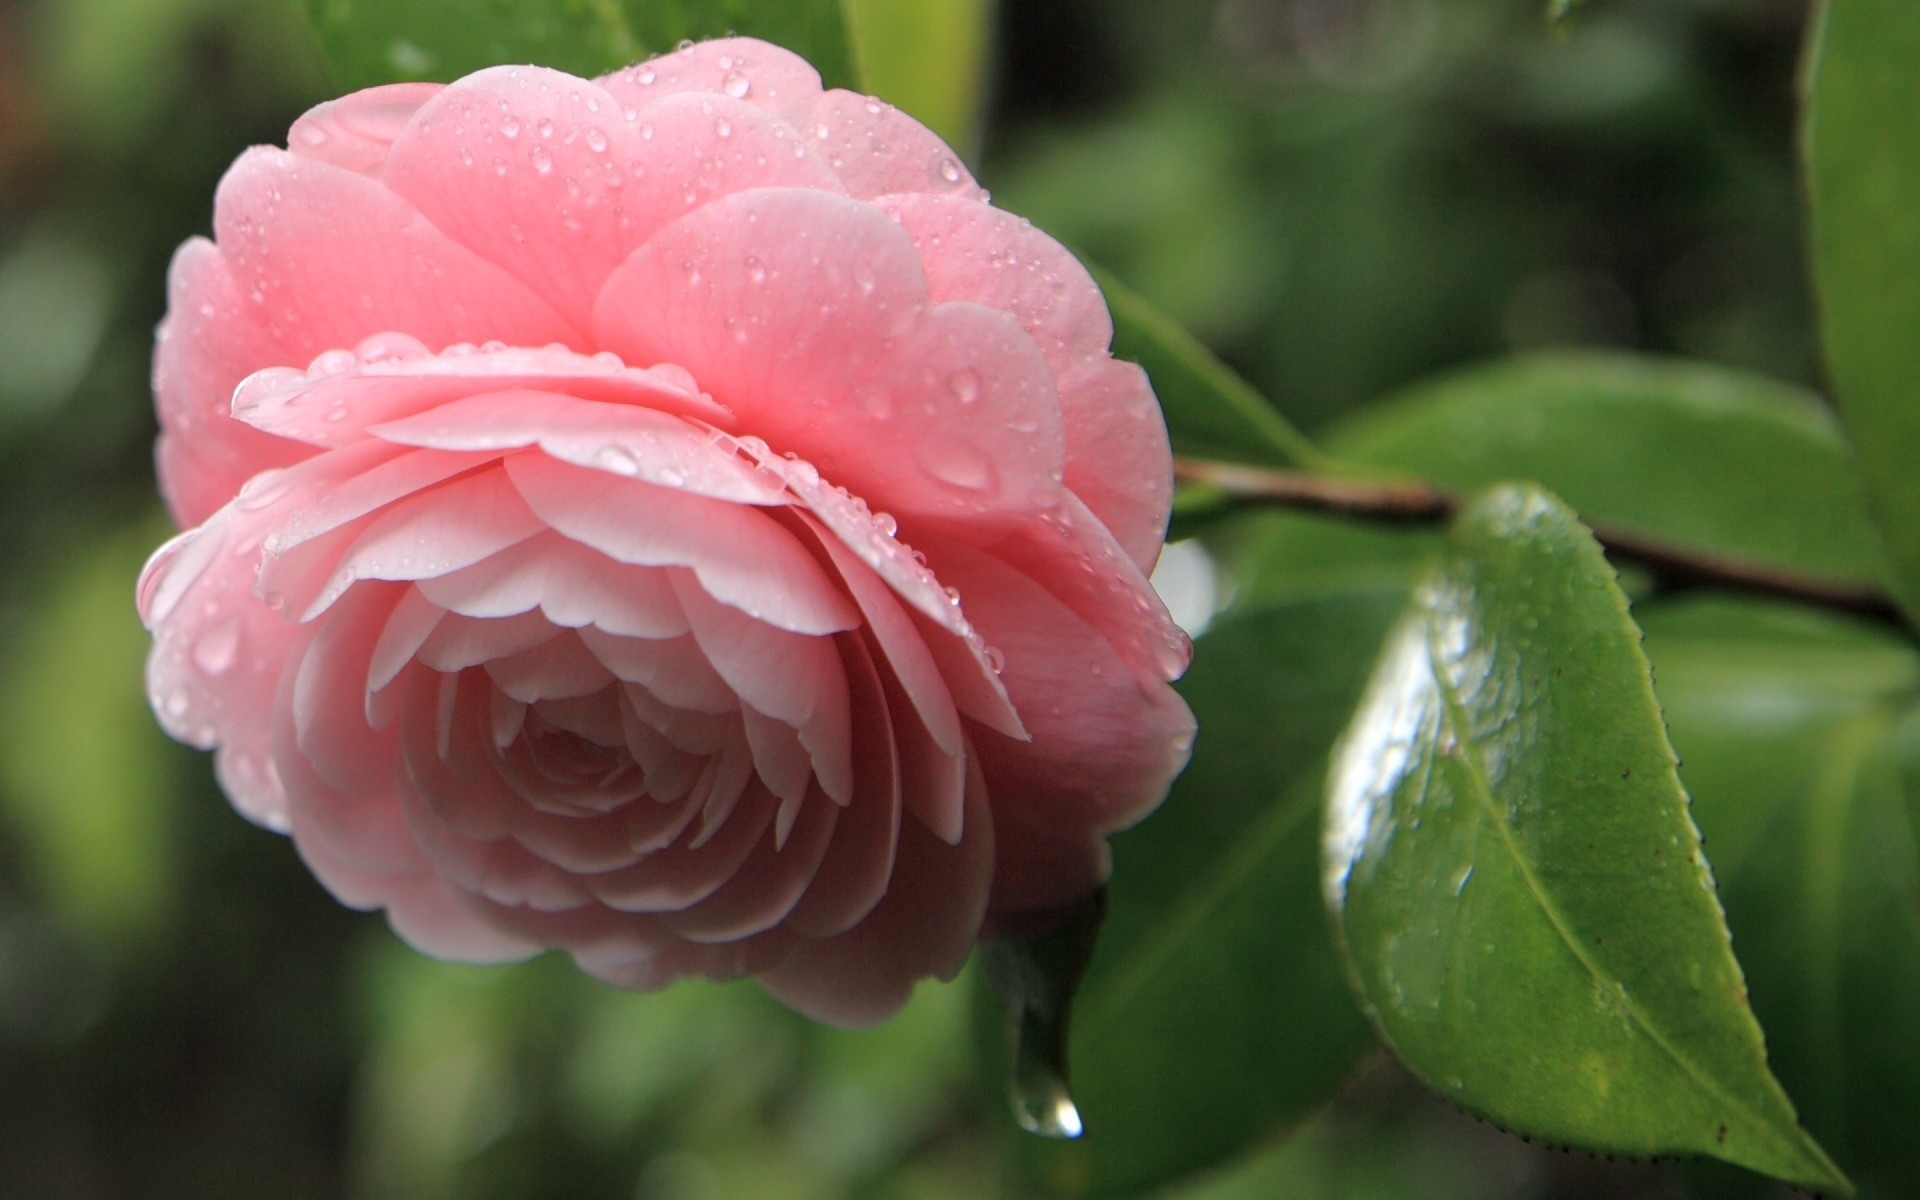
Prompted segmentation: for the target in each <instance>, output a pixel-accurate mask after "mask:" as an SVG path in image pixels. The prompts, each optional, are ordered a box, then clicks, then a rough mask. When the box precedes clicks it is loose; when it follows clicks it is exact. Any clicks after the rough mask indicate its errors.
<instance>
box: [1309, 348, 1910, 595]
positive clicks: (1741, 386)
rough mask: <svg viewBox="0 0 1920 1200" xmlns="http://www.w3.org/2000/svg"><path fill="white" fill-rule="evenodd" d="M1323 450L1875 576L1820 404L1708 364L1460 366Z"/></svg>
mask: <svg viewBox="0 0 1920 1200" xmlns="http://www.w3.org/2000/svg"><path fill="white" fill-rule="evenodd" d="M1917 328H1920V326H1917ZM1328 445H1329V448H1330V449H1331V450H1332V451H1333V452H1334V453H1336V454H1338V455H1340V456H1341V457H1342V458H1344V459H1348V460H1351V461H1354V462H1358V463H1362V464H1365V465H1368V466H1372V467H1379V468H1385V469H1389V470H1393V471H1398V472H1404V473H1407V474H1412V475H1418V476H1421V477H1423V478H1428V479H1432V480H1434V481H1436V482H1439V483H1443V484H1446V485H1448V486H1450V487H1455V488H1460V489H1462V490H1477V489H1479V488H1483V487H1488V486H1491V485H1492V484H1494V483H1498V482H1502V481H1505V480H1511V479H1531V480H1534V481H1536V482H1539V483H1541V484H1543V485H1544V486H1546V487H1548V488H1550V489H1552V490H1553V491H1554V492H1555V493H1556V494H1558V495H1559V496H1561V497H1563V498H1564V499H1565V500H1566V501H1567V503H1568V504H1570V505H1572V506H1573V508H1574V509H1575V510H1576V511H1577V512H1579V513H1580V514H1581V516H1582V517H1583V518H1585V519H1587V520H1594V521H1598V520H1605V521H1608V522H1612V523H1614V524H1617V525H1621V526H1624V527H1628V528H1632V529H1636V530H1639V531H1642V532H1645V533H1649V534H1655V535H1658V536H1660V537H1663V538H1667V539H1671V540H1673V541H1675V542H1677V543H1680V544H1682V545H1692V546H1698V547H1702V548H1706V549H1710V550H1713V551H1716V552H1718V553H1722V554H1730V555H1737V556H1740V557H1743V558H1750V559H1755V560H1758V561H1763V562H1771V563H1775V564H1778V565H1780V566H1783V567H1789V568H1792V569H1794V570H1798V571H1804V572H1808V573H1811V574H1815V575H1819V576H1822V577H1825V578H1829V579H1834V580H1845V581H1872V580H1875V579H1878V578H1879V577H1880V573H1881V566H1880V554H1879V549H1878V542H1877V537H1876V535H1875V533H1874V529H1873V526H1872V523H1871V522H1870V521H1869V519H1868V517H1867V514H1866V507H1865V503H1864V499H1863V497H1862V495H1861V492H1860V486H1859V482H1858V479H1857V476H1856V473H1855V469H1854V465H1853V461H1852V457H1851V454H1850V452H1849V450H1848V448H1847V446H1846V443H1845V441H1844V440H1843V438H1842V436H1841V434H1840V431H1839V428H1838V426H1837V425H1836V424H1835V422H1834V420H1833V418H1832V416H1831V415H1830V414H1829V413H1828V411H1827V408H1826V406H1825V405H1824V404H1822V403H1821V401H1820V399H1819V398H1818V397H1817V396H1814V395H1812V394H1811V393H1808V392H1806V391H1804V390H1802V389H1799V388H1795V387H1791V386H1789V385H1787V384H1782V383H1777V382H1775V381H1773V380H1769V379H1764V378H1761V377H1759V376H1755V375H1748V374H1744V373H1742V372H1738V371H1730V370H1727V369H1725V368H1721V367H1715V366H1710V365H1707V364H1701V363H1687V362H1680V361H1676V360H1665V359H1654V358H1646V357H1640V356H1633V355H1625V354H1598V353H1563V354H1552V355H1542V356H1535V357H1529V358H1523V359H1517V360H1511V361H1506V362H1500V363H1495V364H1492V365H1489V366H1482V367H1474V368H1470V369H1468V370H1465V371H1461V372H1458V373H1456V374H1452V375H1449V376H1445V377H1443V378H1441V379H1439V380H1436V381H1434V382H1430V383H1424V384H1420V385H1416V386H1415V387H1413V388H1410V389H1408V390H1407V391H1405V392H1402V393H1400V394H1399V395H1397V396H1395V397H1392V398H1390V399H1388V400H1386V401H1384V402H1383V403H1382V404H1380V405H1378V406H1376V407H1373V408H1370V409H1368V410H1366V411H1365V412H1364V413H1362V414H1361V415H1360V416H1359V417H1358V418H1357V419H1355V420H1352V421H1350V422H1348V423H1346V424H1345V425H1343V426H1342V427H1341V428H1340V429H1339V430H1338V431H1337V432H1336V433H1334V434H1333V435H1331V436H1330V437H1329V439H1328Z"/></svg>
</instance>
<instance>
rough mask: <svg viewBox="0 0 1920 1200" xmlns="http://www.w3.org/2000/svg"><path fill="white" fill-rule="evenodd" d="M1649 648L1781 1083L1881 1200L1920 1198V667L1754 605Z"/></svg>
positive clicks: (1665, 629) (1911, 657) (1829, 626)
mask: <svg viewBox="0 0 1920 1200" xmlns="http://www.w3.org/2000/svg"><path fill="white" fill-rule="evenodd" d="M1646 628H1647V652H1648V655H1649V656H1650V657H1651V658H1652V659H1653V662H1654V667H1655V670H1656V671H1657V673H1658V675H1659V679H1660V694H1661V699H1662V701H1663V703H1664V704H1665V707H1666V712H1667V720H1668V724H1669V727H1670V728H1671V730H1672V736H1673V743H1674V746H1675V748H1676V749H1677V750H1679V752H1680V753H1681V754H1682V755H1683V756H1684V760H1685V766H1684V768H1683V773H1684V775H1685V777H1686V782H1687V788H1688V790H1689V791H1690V792H1691V793H1692V794H1693V797H1694V807H1693V811H1694V817H1695V819H1696V820H1697V821H1698V822H1699V824H1700V828H1701V830H1702V832H1703V833H1704V834H1705V836H1706V838H1707V840H1708V844H1709V846H1710V847H1711V849H1712V852H1713V862H1714V873H1715V875H1716V877H1717V878H1718V880H1719V883H1720V894H1721V897H1722V900H1723V901H1724V903H1725V904H1726V909H1727V921H1728V924H1729V925H1730V926H1731V927H1732V929H1733V933H1734V937H1735V939H1736V941H1737V943H1738V945H1739V946H1740V957H1741V962H1742V965H1743V966H1744V967H1745V968H1746V973H1747V979H1748V984H1749V987H1750V989H1751V991H1752V994H1753V1006H1754V1010H1755V1012H1756V1013H1757V1014H1758V1016H1759V1017H1760V1019H1761V1021H1762V1023H1763V1024H1764V1025H1765V1026H1766V1029H1767V1043H1768V1051H1769V1058H1770V1059H1771V1061H1772V1064H1773V1069H1774V1070H1775V1072H1776V1073H1777V1074H1778V1075H1779V1077H1780V1080H1781V1082H1782V1083H1783V1084H1785V1085H1786V1087H1787V1089H1788V1090H1789V1091H1790V1092H1791V1093H1792V1094H1793V1096H1794V1098H1795V1099H1796V1100H1797V1101H1798V1103H1799V1105H1800V1111H1801V1115H1802V1117H1803V1119H1804V1120H1805V1122H1806V1125H1807V1128H1808V1129H1809V1130H1810V1131H1811V1132H1812V1133H1813V1134H1814V1135H1815V1136H1817V1137H1818V1138H1819V1139H1820V1140H1821V1142H1822V1144H1824V1145H1826V1146H1828V1147H1830V1148H1831V1149H1832V1151H1833V1154H1834V1157H1835V1158H1836V1159H1837V1160H1838V1161H1839V1162H1840V1163H1841V1165H1843V1166H1844V1167H1845V1169H1846V1171H1847V1173H1848V1174H1849V1175H1850V1176H1852V1177H1853V1179H1854V1180H1855V1181H1856V1182H1857V1183H1858V1184H1859V1186H1860V1194H1861V1195H1862V1196H1868V1197H1874V1196H1885V1197H1888V1198H1890V1200H1891V1198H1893V1197H1908V1196H1912V1195H1915V1194H1920V1148H1917V1147H1916V1146H1915V1143H1914V1139H1913V1132H1912V1131H1913V1128H1914V1125H1915V1123H1916V1121H1920V1010H1916V1008H1915V1006H1914V1004H1913V997H1914V995H1916V994H1917V993H1920V919H1916V913H1920V848H1917V847H1916V843H1915V836H1914V830H1913V827H1912V823H1911V821H1910V820H1909V819H1908V812H1907V796H1906V795H1903V788H1902V780H1901V774H1902V769H1904V770H1908V771H1910V770H1912V768H1913V766H1914V765H1916V764H1920V721H1916V720H1915V717H1914V716H1908V717H1907V718H1906V719H1904V720H1903V719H1902V710H1903V709H1904V708H1905V707H1906V706H1907V705H1910V704H1911V702H1912V698H1913V695H1914V692H1915V689H1916V687H1920V657H1916V655H1915V653H1914V650H1913V648H1912V647H1911V646H1908V645H1905V644H1903V643H1901V642H1899V641H1898V640H1896V639H1893V638H1890V637H1885V636H1880V635H1878V634H1876V633H1874V632H1872V631H1868V630H1864V629H1860V628H1858V627H1855V626H1852V625H1849V624H1848V623H1845V622H1841V621H1837V620H1832V619H1826V618H1822V617H1817V616H1809V615H1807V614H1804V613H1798V612H1793V613H1789V614H1786V615H1782V614H1780V613H1779V612H1777V610H1774V609H1770V608H1769V607H1767V606H1762V605H1758V604H1753V603H1743V604H1734V603H1730V602H1719V603H1716V604H1711V605H1698V604H1694V605H1684V606H1677V607H1669V606H1661V607H1659V608H1658V609H1656V611H1654V612H1652V613H1650V614H1649V616H1648V618H1647V621H1646ZM1916 715H1920V714H1916ZM1908 786H1909V787H1911V783H1909V785H1908ZM1739 1194H1742V1195H1745V1194H1748V1193H1745V1192H1742V1193H1739Z"/></svg>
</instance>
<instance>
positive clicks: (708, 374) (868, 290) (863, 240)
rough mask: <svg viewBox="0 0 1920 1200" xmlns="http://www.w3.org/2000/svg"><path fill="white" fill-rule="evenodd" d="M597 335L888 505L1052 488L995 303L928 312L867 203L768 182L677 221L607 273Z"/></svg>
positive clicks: (919, 505) (1002, 499) (1000, 515)
mask: <svg viewBox="0 0 1920 1200" xmlns="http://www.w3.org/2000/svg"><path fill="white" fill-rule="evenodd" d="M594 330H595V334H596V336H597V337H598V338H599V340H600V342H601V343H602V344H603V345H605V346H607V347H609V348H611V349H613V350H615V351H616V352H618V353H619V354H621V355H622V356H623V357H624V358H625V359H626V360H627V361H629V362H635V363H653V362H673V363H678V364H679V365H681V366H683V367H686V368H687V369H688V370H690V371H691V372H692V373H693V374H694V376H695V377H696V378H697V379H699V380H700V384H701V386H702V387H704V388H706V389H707V390H708V392H709V393H711V394H712V396H713V397H714V399H716V400H718V401H720V403H722V404H725V405H726V406H727V407H728V408H730V409H732V410H733V411H734V413H735V414H737V417H738V421H739V425H740V427H741V428H743V429H750V430H752V431H753V433H754V434H755V435H756V436H757V437H759V438H761V439H763V440H765V441H766V442H767V443H769V444H770V445H771V446H772V447H773V448H774V450H775V451H776V452H783V453H796V454H798V455H800V456H801V457H802V458H805V459H806V460H808V461H809V462H811V463H812V464H813V465H814V466H816V467H818V468H819V470H820V471H821V472H822V473H824V474H825V475H826V476H827V477H828V478H830V479H832V480H834V481H835V482H836V483H839V484H841V485H843V486H845V487H847V488H849V489H851V490H852V491H853V492H855V493H856V494H859V495H862V496H864V497H866V499H867V501H868V502H869V503H871V504H874V505H875V506H881V505H884V506H885V507H887V508H889V509H891V510H892V511H893V512H894V513H896V514H898V515H903V516H904V515H907V514H915V513H918V514H928V515H940V516H952V517H965V518H967V519H968V520H970V521H973V522H986V523H992V522H993V521H995V520H996V519H997V520H1003V521H1004V520H1006V519H1007V518H1008V516H1009V515H1010V514H1025V513H1031V512H1034V511H1037V510H1038V509H1040V508H1043V507H1045V506H1046V505H1047V504H1049V503H1051V502H1052V501H1053V499H1054V498H1055V497H1056V496H1057V495H1058V494H1059V491H1060V486H1061V478H1062V471H1063V469H1064V467H1063V458H1064V453H1065V450H1064V435H1063V433H1062V431H1061V425H1060V417H1059V409H1058V399H1057V397H1056V395H1055V394H1054V390H1053V378H1052V374H1051V373H1050V372H1049V371H1048V369H1047V366H1046V361H1045V360H1044V359H1043V358H1042V357H1041V356H1040V354H1039V353H1038V351H1036V350H1035V349H1034V348H1033V345H1032V342H1031V341H1030V340H1029V339H1028V338H1027V337H1026V336H1025V335H1024V334H1022V333H1021V332H1020V330H1019V329H1018V327H1017V326H1016V325H1015V324H1014V322H1013V320H1012V319H1011V318H1010V317H1008V316H1007V315H1006V314H1004V313H1000V312H997V311H995V310H992V309H988V308H984V307H981V306H977V305H972V304H964V303H956V304H949V305H943V306H939V307H937V308H929V307H928V306H927V304H926V284H925V279H924V277H923V275H922V273H921V269H920V258H919V255H918V254H917V253H916V252H915V251H914V248H913V245H912V242H911V241H910V240H909V239H908V238H907V237H906V235H905V234H904V233H903V232H902V231H901V230H900V228H899V227H898V226H897V225H895V224H893V222H891V221H889V220H887V219H886V217H884V216H883V215H881V213H880V212H879V211H878V210H876V209H874V208H873V207H872V206H870V205H866V204H860V203H856V202H853V201H849V200H846V199H844V198H841V197H836V196H830V195H826V194H824V193H821V192H815V191H801V190H788V189H768V190H763V191H755V192H747V193H743V194H740V195H737V196H730V197H728V198H726V199H724V200H718V201H715V202H714V203H712V204H709V205H707V206H706V207H705V208H702V209H700V210H699V211H697V212H694V213H691V214H689V215H688V216H686V217H684V218H682V219H681V220H679V221H676V222H675V223H674V224H672V225H670V226H668V227H667V228H666V229H664V230H662V231H661V232H660V234H659V235H657V236H656V237H655V238H654V239H653V240H652V241H650V242H648V243H647V244H646V245H645V246H642V247H641V248H640V249H639V250H638V251H636V252H635V253H634V255H633V257H632V258H630V259H629V260H628V261H627V262H626V263H625V264H624V265H622V266H621V268H620V269H619V270H618V271H616V272H615V273H614V276H613V278H612V279H610V280H609V281H608V283H607V287H606V290H605V291H604V292H603V293H602V295H601V298H600V304H599V306H598V307H597V308H596V310H595V314H594Z"/></svg>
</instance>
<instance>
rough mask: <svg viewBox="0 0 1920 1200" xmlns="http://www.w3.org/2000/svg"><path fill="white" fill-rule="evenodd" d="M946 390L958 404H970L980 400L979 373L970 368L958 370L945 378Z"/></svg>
mask: <svg viewBox="0 0 1920 1200" xmlns="http://www.w3.org/2000/svg"><path fill="white" fill-rule="evenodd" d="M947 390H948V391H950V392H952V393H953V398H954V399H956V400H958V401H959V402H960V403H962V404H972V403H973V402H974V401H975V400H978V399H979V398H980V372H978V371H976V370H974V369H973V368H972V367H962V368H960V369H959V370H958V371H955V372H954V373H953V374H951V375H949V376H947Z"/></svg>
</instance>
